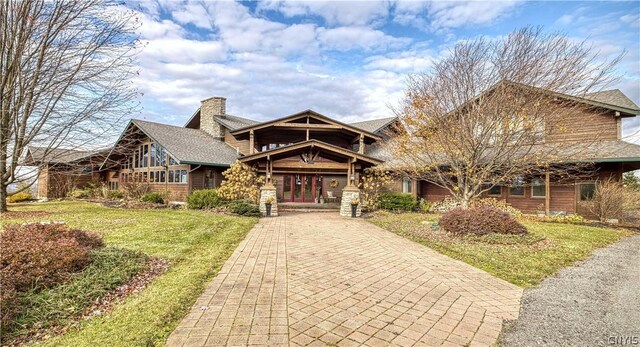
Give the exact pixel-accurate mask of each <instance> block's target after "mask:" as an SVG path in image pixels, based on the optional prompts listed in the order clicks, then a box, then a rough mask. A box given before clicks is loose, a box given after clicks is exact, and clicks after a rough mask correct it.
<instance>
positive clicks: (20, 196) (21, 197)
mask: <svg viewBox="0 0 640 347" xmlns="http://www.w3.org/2000/svg"><path fill="white" fill-rule="evenodd" d="M31 199H33V196H31V193H29V192H27V191H22V192H19V193H15V194H13V195H10V196H9V197H8V198H7V202H8V203H14V202H20V201H25V200H31Z"/></svg>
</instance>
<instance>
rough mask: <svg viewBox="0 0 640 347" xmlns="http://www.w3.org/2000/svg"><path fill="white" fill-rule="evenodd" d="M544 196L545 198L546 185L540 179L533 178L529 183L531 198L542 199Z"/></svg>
mask: <svg viewBox="0 0 640 347" xmlns="http://www.w3.org/2000/svg"><path fill="white" fill-rule="evenodd" d="M545 196H547V187H546V183H545V182H544V180H543V179H542V178H534V179H533V180H532V181H531V197H532V198H544V197H545Z"/></svg>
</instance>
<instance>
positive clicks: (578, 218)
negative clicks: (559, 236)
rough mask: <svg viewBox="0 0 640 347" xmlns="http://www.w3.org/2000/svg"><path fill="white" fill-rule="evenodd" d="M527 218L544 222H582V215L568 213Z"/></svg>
mask: <svg viewBox="0 0 640 347" xmlns="http://www.w3.org/2000/svg"><path fill="white" fill-rule="evenodd" d="M525 218H526V219H527V220H532V221H535V222H546V223H564V224H582V223H584V217H582V216H581V215H579V214H568V215H566V216H527V217H525Z"/></svg>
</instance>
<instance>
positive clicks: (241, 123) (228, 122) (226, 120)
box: [214, 114, 260, 131]
mask: <svg viewBox="0 0 640 347" xmlns="http://www.w3.org/2000/svg"><path fill="white" fill-rule="evenodd" d="M214 119H215V120H216V122H218V123H220V124H222V125H223V126H224V127H226V128H227V129H229V130H231V131H234V130H236V129H242V128H245V127H248V126H250V125H254V124H258V123H260V122H256V121H254V120H251V119H247V118H242V117H237V116H232V115H229V114H227V115H225V116H224V117H215V118H214Z"/></svg>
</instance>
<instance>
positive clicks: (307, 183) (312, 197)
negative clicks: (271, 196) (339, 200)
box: [282, 175, 322, 202]
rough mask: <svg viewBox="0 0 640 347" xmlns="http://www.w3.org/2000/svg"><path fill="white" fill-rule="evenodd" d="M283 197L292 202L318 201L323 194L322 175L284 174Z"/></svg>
mask: <svg viewBox="0 0 640 347" xmlns="http://www.w3.org/2000/svg"><path fill="white" fill-rule="evenodd" d="M282 187H283V189H282V199H283V200H284V201H290V202H316V201H317V199H319V198H320V196H322V176H321V175H284V178H283V182H282Z"/></svg>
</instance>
